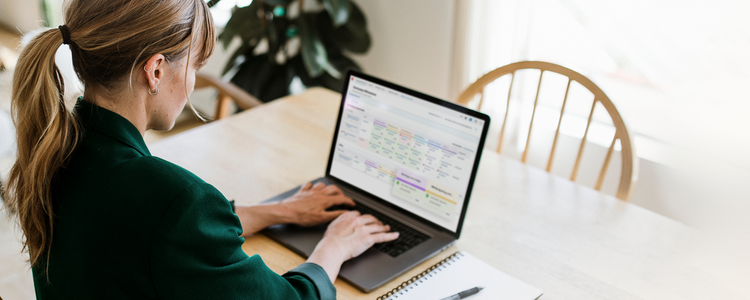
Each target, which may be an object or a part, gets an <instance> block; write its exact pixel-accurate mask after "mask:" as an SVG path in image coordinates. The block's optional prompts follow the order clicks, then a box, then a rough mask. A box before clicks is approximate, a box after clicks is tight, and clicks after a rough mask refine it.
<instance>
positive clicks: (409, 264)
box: [263, 71, 490, 292]
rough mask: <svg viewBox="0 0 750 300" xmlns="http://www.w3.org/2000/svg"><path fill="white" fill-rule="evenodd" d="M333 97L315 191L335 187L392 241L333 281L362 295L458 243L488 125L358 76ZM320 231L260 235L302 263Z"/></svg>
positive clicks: (289, 228) (460, 110) (275, 229)
mask: <svg viewBox="0 0 750 300" xmlns="http://www.w3.org/2000/svg"><path fill="white" fill-rule="evenodd" d="M341 95H342V99H341V106H340V108H339V113H338V120H337V122H336V130H335V133H334V136H333V144H332V145H331V154H330V155H329V157H328V167H327V169H326V173H325V176H324V177H321V178H318V179H315V180H313V183H317V182H324V183H326V184H334V185H336V186H338V187H339V188H341V190H342V191H343V192H344V193H345V194H346V195H347V196H349V197H351V198H352V199H353V200H354V201H355V202H356V206H355V207H354V208H352V207H348V206H347V207H344V209H355V210H358V211H360V212H362V213H363V214H372V215H374V216H375V217H377V218H378V219H379V220H380V221H382V222H383V223H384V224H387V225H390V226H391V230H392V231H398V232H399V233H400V234H399V238H398V239H397V240H395V241H391V242H386V243H380V244H375V245H374V246H373V247H372V248H370V249H368V250H367V251H365V252H364V253H362V255H360V256H358V257H356V258H353V259H351V260H348V261H346V262H345V263H344V264H343V265H342V266H341V271H340V273H339V277H340V278H342V279H343V280H345V281H347V282H349V283H350V284H351V285H353V286H354V287H356V288H357V289H359V290H361V291H364V292H369V291H372V290H374V289H377V288H378V287H380V286H381V285H383V284H385V283H387V282H389V281H390V280H392V279H394V278H396V277H397V276H399V275H401V274H402V273H404V272H406V271H407V270H409V269H411V268H413V267H415V266H417V265H419V264H420V263H421V262H423V261H425V260H426V259H428V258H430V257H432V256H434V255H436V254H438V253H440V252H441V251H443V250H445V249H446V248H448V247H449V246H451V245H452V244H453V243H455V242H456V240H457V239H458V238H459V237H460V236H461V227H462V225H463V223H464V219H465V216H466V209H467V207H468V205H469V199H470V198H471V190H472V187H473V184H474V179H475V176H476V173H477V167H478V166H479V158H480V156H481V154H482V151H481V149H482V148H483V147H484V142H485V138H486V136H487V129H488V128H489V124H490V117H489V116H487V115H485V114H482V113H480V112H476V111H474V110H471V109H468V108H465V107H463V106H460V105H457V104H454V103H451V102H447V101H444V100H440V99H437V98H435V97H431V96H428V95H425V94H422V93H419V92H416V91H413V90H410V89H407V88H404V87H401V86H398V85H396V84H393V83H390V82H387V81H384V80H381V79H377V78H375V77H372V76H369V75H365V74H362V73H359V72H356V71H349V72H348V73H347V77H346V80H345V84H344V87H343V91H342V92H341ZM298 189H299V188H295V189H292V190H289V191H287V192H284V193H282V194H280V195H278V196H276V197H273V198H271V199H268V200H266V201H264V202H265V203H269V202H276V201H281V200H283V199H286V198H288V197H289V196H291V195H293V194H294V193H296V192H297V190H298ZM334 209H341V207H332V208H330V209H329V210H334ZM327 226H328V224H322V225H319V226H314V227H301V226H297V225H292V224H282V225H276V226H271V227H268V228H266V229H265V230H264V231H263V232H264V233H265V234H266V235H267V236H269V237H270V238H272V239H274V240H276V241H277V242H279V243H281V244H282V245H284V246H286V247H287V248H289V249H291V250H292V251H294V252H295V253H297V254H299V255H301V256H303V257H309V256H310V254H311V253H312V251H313V249H315V245H317V243H318V241H320V239H321V238H322V237H323V233H324V232H325V230H326V227H327Z"/></svg>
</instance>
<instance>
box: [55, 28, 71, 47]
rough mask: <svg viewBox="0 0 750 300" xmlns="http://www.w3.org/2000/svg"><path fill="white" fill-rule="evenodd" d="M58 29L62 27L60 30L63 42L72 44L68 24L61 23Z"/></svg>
mask: <svg viewBox="0 0 750 300" xmlns="http://www.w3.org/2000/svg"><path fill="white" fill-rule="evenodd" d="M57 29H60V32H62V38H63V44H65V45H70V43H71V42H72V41H71V40H70V30H69V29H68V26H65V25H60V26H58V27H57Z"/></svg>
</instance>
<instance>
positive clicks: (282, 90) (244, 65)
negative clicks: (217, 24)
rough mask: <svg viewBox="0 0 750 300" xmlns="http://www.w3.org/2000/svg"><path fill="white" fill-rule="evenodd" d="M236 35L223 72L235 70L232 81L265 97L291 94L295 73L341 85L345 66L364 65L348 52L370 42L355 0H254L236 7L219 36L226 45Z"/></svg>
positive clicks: (307, 80) (311, 81) (314, 82)
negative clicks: (237, 46)
mask: <svg viewBox="0 0 750 300" xmlns="http://www.w3.org/2000/svg"><path fill="white" fill-rule="evenodd" d="M216 2H218V1H216ZM308 2H309V3H308ZM235 37H239V38H240V39H241V41H242V43H241V45H240V46H239V48H238V49H237V50H235V51H234V53H233V54H232V55H231V57H230V58H229V61H228V62H227V65H226V67H225V68H224V71H223V74H224V75H226V74H227V73H229V72H230V71H231V72H233V75H232V79H231V81H232V83H234V84H236V85H237V86H239V87H240V88H242V89H244V90H245V91H247V92H248V93H250V94H252V95H253V96H255V97H257V98H258V99H260V100H261V101H264V102H267V101H270V100H273V99H276V98H279V97H283V96H286V95H288V94H289V87H290V85H291V84H292V81H293V80H295V78H299V81H301V83H302V84H303V85H304V86H306V87H312V86H322V87H326V88H329V89H332V90H335V91H340V90H341V87H342V86H343V77H344V76H345V73H346V70H347V69H349V68H352V69H357V70H359V69H360V68H359V66H358V65H357V63H355V62H354V61H353V60H352V59H350V58H349V57H347V56H346V54H347V53H365V52H367V50H368V49H369V48H370V43H371V40H370V34H369V32H368V31H367V20H366V19H365V16H364V14H363V13H362V10H361V9H360V8H359V7H358V6H357V5H356V4H355V3H354V2H352V1H351V0H307V1H305V0H297V1H291V0H255V1H253V2H252V3H251V4H250V5H248V6H246V7H240V8H235V10H234V11H233V13H232V16H231V18H230V19H229V21H228V22H227V24H226V27H224V30H223V31H222V32H221V34H220V35H219V41H220V42H221V43H222V45H223V47H224V48H225V49H226V48H227V47H228V46H229V44H230V43H231V42H232V40H233V39H234V38H235Z"/></svg>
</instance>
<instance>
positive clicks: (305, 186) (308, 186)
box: [299, 182, 312, 192]
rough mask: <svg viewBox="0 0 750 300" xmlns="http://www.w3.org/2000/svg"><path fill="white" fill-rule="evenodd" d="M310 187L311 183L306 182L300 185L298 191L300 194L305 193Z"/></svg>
mask: <svg viewBox="0 0 750 300" xmlns="http://www.w3.org/2000/svg"><path fill="white" fill-rule="evenodd" d="M311 187H312V182H308V183H305V184H303V185H302V187H301V188H300V189H299V191H300V192H305V191H307V190H309V189H310V188H311Z"/></svg>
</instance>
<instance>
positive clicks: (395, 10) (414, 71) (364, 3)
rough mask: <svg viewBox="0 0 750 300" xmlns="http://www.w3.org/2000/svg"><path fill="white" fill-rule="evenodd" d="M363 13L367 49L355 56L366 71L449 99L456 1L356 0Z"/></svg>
mask: <svg viewBox="0 0 750 300" xmlns="http://www.w3.org/2000/svg"><path fill="white" fill-rule="evenodd" d="M355 2H356V3H357V4H358V5H359V7H360V8H362V10H363V11H364V14H365V16H366V17H367V22H368V28H369V30H370V34H371V36H372V47H371V48H370V51H369V52H368V53H367V54H365V55H361V56H355V57H354V59H355V60H356V61H357V62H358V63H359V64H360V65H361V66H362V68H363V70H364V72H365V73H368V74H371V75H373V76H376V77H380V78H383V79H385V80H388V81H392V82H394V83H397V84H400V85H403V86H406V87H408V88H411V89H414V90H417V91H420V92H423V93H425V94H428V95H432V96H435V97H438V98H443V99H448V96H449V92H450V91H449V88H450V82H451V81H450V79H451V59H452V55H451V49H452V47H453V29H454V26H453V24H454V19H455V9H456V2H455V1H453V0H431V1H424V0H398V1H396V0H390V1H371V0H355Z"/></svg>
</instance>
